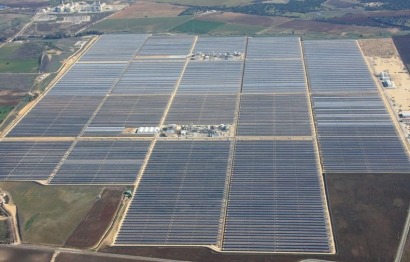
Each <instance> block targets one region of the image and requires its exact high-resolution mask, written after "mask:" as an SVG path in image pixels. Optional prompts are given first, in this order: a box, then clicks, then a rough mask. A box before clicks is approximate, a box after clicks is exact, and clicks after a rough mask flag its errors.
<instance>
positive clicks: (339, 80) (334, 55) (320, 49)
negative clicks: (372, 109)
mask: <svg viewBox="0 0 410 262" xmlns="http://www.w3.org/2000/svg"><path fill="white" fill-rule="evenodd" d="M303 45H304V48H305V52H304V55H305V58H306V62H307V72H308V75H309V82H310V86H311V91H312V92H313V93H319V92H333V93H334V92H341V93H347V92H373V93H376V92H377V89H376V87H375V86H374V81H373V79H372V76H371V74H370V72H369V70H368V68H367V65H366V62H365V60H364V58H363V56H362V54H361V52H360V50H359V48H358V46H357V44H356V41H354V40H338V41H334V40H320V41H304V42H303Z"/></svg>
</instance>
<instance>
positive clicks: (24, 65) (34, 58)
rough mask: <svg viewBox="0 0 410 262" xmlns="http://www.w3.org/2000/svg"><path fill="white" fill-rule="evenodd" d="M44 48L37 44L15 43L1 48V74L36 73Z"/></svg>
mask: <svg viewBox="0 0 410 262" xmlns="http://www.w3.org/2000/svg"><path fill="white" fill-rule="evenodd" d="M43 50H44V49H43V47H42V46H40V45H38V44H35V43H23V44H20V43H13V44H8V45H5V46H3V47H2V48H0V61H1V63H0V73H36V72H38V66H39V60H40V57H41V54H42V52H43Z"/></svg>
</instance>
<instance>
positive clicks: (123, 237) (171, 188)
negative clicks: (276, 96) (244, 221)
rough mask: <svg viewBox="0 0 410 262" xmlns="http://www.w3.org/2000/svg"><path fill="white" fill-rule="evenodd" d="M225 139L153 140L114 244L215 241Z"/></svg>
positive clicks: (225, 158)
mask: <svg viewBox="0 0 410 262" xmlns="http://www.w3.org/2000/svg"><path fill="white" fill-rule="evenodd" d="M229 144H230V142H228V141H206V142H202V141H158V142H157V143H156V145H155V148H154V151H153V152H152V155H151V157H150V159H149V162H148V165H147V167H146V169H145V172H144V174H143V176H142V178H141V181H140V182H139V186H138V189H137V190H136V192H135V195H134V197H133V200H132V203H131V206H130V208H129V210H128V212H127V215H126V217H125V220H124V222H123V224H122V227H121V230H120V232H119V234H118V237H117V239H116V244H118V245H121V244H140V245H141V244H153V245H212V244H216V243H217V239H218V232H219V226H220V220H221V207H222V204H223V200H222V199H223V194H224V188H225V180H226V169H227V164H228V156H229Z"/></svg>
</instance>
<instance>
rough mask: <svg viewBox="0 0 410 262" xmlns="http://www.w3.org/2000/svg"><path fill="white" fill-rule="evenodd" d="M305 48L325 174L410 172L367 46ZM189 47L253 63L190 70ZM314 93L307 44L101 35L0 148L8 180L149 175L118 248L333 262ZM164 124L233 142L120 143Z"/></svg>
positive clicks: (92, 180)
mask: <svg viewBox="0 0 410 262" xmlns="http://www.w3.org/2000/svg"><path fill="white" fill-rule="evenodd" d="M195 41H196V42H195ZM194 44H195V45H194ZM304 48H305V53H306V62H307V69H308V70H307V72H308V78H309V81H310V85H311V91H312V99H311V100H312V103H313V107H314V113H315V120H316V127H317V132H315V133H317V134H318V139H319V142H320V150H321V153H322V154H321V156H322V157H323V159H322V164H323V166H324V168H325V171H326V172H328V173H332V172H333V173H363V172H369V173H381V172H384V173H395V172H397V173H404V172H409V170H410V167H409V161H408V157H407V155H406V154H405V152H404V148H403V145H402V143H401V141H400V140H399V139H398V137H397V133H396V130H395V127H394V125H393V124H392V122H391V118H390V116H389V114H388V113H387V111H386V108H385V106H384V104H383V101H382V100H381V98H380V96H379V94H378V90H377V88H376V86H375V83H374V82H373V79H372V76H371V75H370V73H369V71H368V69H367V67H366V63H365V62H364V60H363V58H362V57H361V54H360V51H359V49H358V47H357V45H356V43H355V42H354V41H349V40H347V41H345V40H342V41H321V42H318V41H305V44H304ZM191 50H193V53H196V52H202V53H206V52H211V53H212V52H215V53H225V52H230V53H231V52H243V53H245V60H241V58H240V57H238V56H235V57H230V58H228V59H227V60H225V59H221V60H218V59H217V61H212V59H210V60H195V59H194V60H190V59H191V57H190V56H189V55H190V53H191ZM307 91H308V89H307V85H306V77H305V70H304V60H303V56H302V49H301V44H300V41H299V39H298V38H292V37H288V38H287V37H279V38H272V37H270V38H248V39H246V38H244V37H223V38H218V37H204V38H201V37H200V38H199V39H195V36H170V35H161V36H147V35H127V36H116V35H114V36H102V37H101V38H100V39H99V40H98V41H97V42H96V43H95V44H94V45H93V46H92V47H91V48H90V49H89V50H88V51H87V53H86V54H85V55H84V56H83V57H82V59H81V60H80V62H79V63H77V64H75V65H74V66H73V67H72V68H71V69H70V70H69V72H67V74H66V75H65V76H64V77H63V78H62V79H60V80H59V81H58V83H57V84H56V85H55V87H54V88H53V89H52V90H51V91H50V92H49V93H47V94H46V95H45V96H44V97H43V98H41V100H40V101H39V102H38V103H37V105H36V106H35V107H34V108H33V109H32V110H31V111H30V112H29V113H28V114H27V115H26V116H25V117H24V118H23V119H22V120H21V121H20V122H19V123H18V124H17V125H16V126H15V127H14V128H13V129H12V130H11V132H10V133H9V134H8V136H6V138H5V139H4V141H1V142H0V162H1V163H2V165H1V167H0V179H1V180H29V181H31V180H46V179H48V180H49V181H50V184H77V185H82V184H107V185H109V184H127V185H130V184H133V183H134V182H135V180H136V179H137V175H138V174H139V173H140V169H141V166H142V165H143V164H144V167H145V168H144V171H143V172H141V177H138V186H137V188H136V191H135V193H134V197H133V200H132V202H131V205H130V208H129V210H128V212H127V215H126V217H125V219H124V222H123V224H122V227H121V229H120V232H119V234H118V237H117V238H116V244H117V245H207V246H209V245H212V246H214V247H217V248H219V249H221V250H223V251H229V252H237V251H241V252H313V253H329V252H332V251H334V249H333V246H332V239H331V237H332V236H331V231H330V230H331V229H330V228H329V226H328V223H327V219H328V218H327V211H326V209H325V207H324V203H325V202H326V199H325V196H324V189H323V188H322V187H321V185H322V184H321V177H320V174H319V170H318V166H317V163H316V159H317V158H316V154H315V150H314V147H313V145H314V139H315V138H314V137H312V132H311V128H312V127H313V125H312V124H313V123H311V120H310V119H311V117H310V115H309V114H310V113H309V111H310V109H309V103H308V102H309V100H308V99H309V96H308V94H307ZM237 108H239V112H238V109H237ZM164 118H165V121H164V124H182V125H183V124H198V125H212V124H231V125H233V129H232V130H235V129H236V134H228V136H230V137H226V138H223V137H222V138H221V137H219V138H218V139H215V140H213V139H211V138H200V139H198V138H194V139H180V138H179V139H178V138H162V137H161V138H159V137H157V136H154V137H150V138H148V137H144V138H141V137H138V136H134V137H132V138H130V137H129V136H131V134H125V133H124V132H123V131H124V129H125V128H138V127H141V126H160V124H161V121H162V119H164ZM112 136H115V137H116V138H111V137H112ZM123 136H127V137H123ZM257 136H259V137H260V138H257ZM37 137H43V138H42V139H41V140H46V139H48V140H49V141H50V142H35V141H36V140H39V139H38V138H37ZM56 137H68V138H67V139H64V140H67V142H52V141H55V140H61V138H56ZM7 139H9V140H7ZM12 139H13V140H16V141H10V140H12ZM19 139H21V141H17V140H19ZM261 139H262V140H261ZM29 140H33V141H29ZM151 145H155V146H154V147H153V151H152V153H150V154H149V155H147V153H148V152H151V151H150V150H149V148H150V146H151ZM145 159H148V162H147V163H144V162H143V161H144V160H145ZM145 164H146V166H145ZM231 164H232V166H231ZM231 168H232V169H231ZM54 173H56V174H55V176H52V177H49V176H50V174H54ZM225 215H226V216H225Z"/></svg>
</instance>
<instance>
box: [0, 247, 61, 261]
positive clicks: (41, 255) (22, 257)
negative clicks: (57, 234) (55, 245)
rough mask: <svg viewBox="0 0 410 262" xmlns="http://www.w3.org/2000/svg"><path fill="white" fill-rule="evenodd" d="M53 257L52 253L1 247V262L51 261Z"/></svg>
mask: <svg viewBox="0 0 410 262" xmlns="http://www.w3.org/2000/svg"><path fill="white" fill-rule="evenodd" d="M52 256H53V252H51V251H40V250H29V249H23V248H18V247H12V248H10V247H2V246H0V261H31V262H44V261H50V259H51V257H52Z"/></svg>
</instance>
